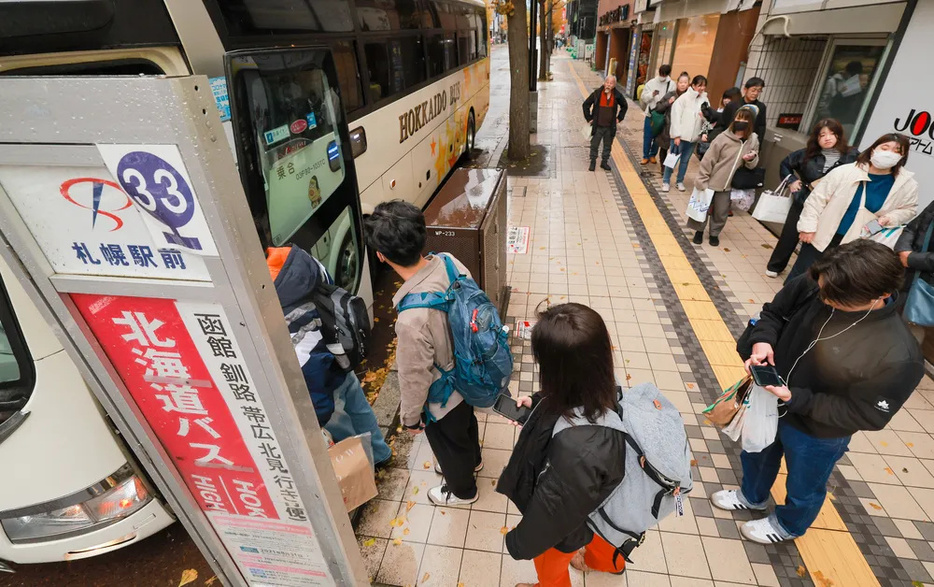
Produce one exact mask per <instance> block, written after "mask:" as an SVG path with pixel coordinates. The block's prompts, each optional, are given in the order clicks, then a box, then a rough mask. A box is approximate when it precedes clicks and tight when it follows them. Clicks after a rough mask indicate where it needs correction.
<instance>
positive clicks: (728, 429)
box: [720, 402, 749, 442]
mask: <svg viewBox="0 0 934 587" xmlns="http://www.w3.org/2000/svg"><path fill="white" fill-rule="evenodd" d="M748 407H749V404H748V403H746V402H743V405H741V406H740V407H739V411H737V412H736V415H735V416H733V419H732V420H730V423H729V424H727V425H726V426H724V427H723V428H721V429H720V431H721V432H723V433H724V434H726V435H727V436H729V437H730V440H732V441H733V442H736V441H737V440H739V437H740V435H741V434H742V433H743V424H744V423H745V422H746V409H747V408H748Z"/></svg>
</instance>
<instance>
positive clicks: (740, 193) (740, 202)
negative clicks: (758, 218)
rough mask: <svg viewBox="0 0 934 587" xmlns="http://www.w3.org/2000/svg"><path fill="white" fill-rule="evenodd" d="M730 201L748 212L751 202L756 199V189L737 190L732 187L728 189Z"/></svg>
mask: <svg viewBox="0 0 934 587" xmlns="http://www.w3.org/2000/svg"><path fill="white" fill-rule="evenodd" d="M730 201H731V202H733V205H734V206H736V207H737V208H739V209H740V210H742V211H743V212H749V209H750V208H752V204H753V203H754V202H755V201H756V190H739V189H736V188H733V189H732V190H731V191H730Z"/></svg>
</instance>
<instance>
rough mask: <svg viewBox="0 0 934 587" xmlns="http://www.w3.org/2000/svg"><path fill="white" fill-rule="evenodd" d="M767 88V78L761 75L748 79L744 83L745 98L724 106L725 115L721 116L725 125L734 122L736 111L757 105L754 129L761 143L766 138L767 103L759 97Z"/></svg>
mask: <svg viewBox="0 0 934 587" xmlns="http://www.w3.org/2000/svg"><path fill="white" fill-rule="evenodd" d="M764 89H765V80H764V79H762V78H761V77H751V78H749V79H748V80H746V83H745V84H744V85H743V99H742V100H736V101H734V102H731V103H729V104H727V105H726V106H724V108H723V115H722V116H721V118H722V120H723V124H724V125H729V124H730V123H731V122H733V118H734V117H735V116H736V112H737V111H738V110H739V109H740V108H742V107H743V106H746V105H747V104H748V105H750V106H755V107H756V108H757V109H758V114H757V115H756V124H755V128H753V130H754V131H755V133H756V135H757V136H758V137H759V142H760V143H761V142H762V141H763V140H765V104H763V103H762V100H760V99H759V96H761V95H762V90H764Z"/></svg>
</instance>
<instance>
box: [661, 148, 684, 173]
mask: <svg viewBox="0 0 934 587" xmlns="http://www.w3.org/2000/svg"><path fill="white" fill-rule="evenodd" d="M680 159H681V153H673V152H671V151H669V152H668V156H667V157H665V167H670V168H671V169H674V168H675V167H676V166H677V165H678V161H679V160H680Z"/></svg>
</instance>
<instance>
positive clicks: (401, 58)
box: [389, 36, 426, 89]
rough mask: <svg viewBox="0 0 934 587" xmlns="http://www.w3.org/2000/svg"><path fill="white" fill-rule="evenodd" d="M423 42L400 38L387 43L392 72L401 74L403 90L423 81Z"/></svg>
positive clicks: (416, 39) (414, 38) (418, 38)
mask: <svg viewBox="0 0 934 587" xmlns="http://www.w3.org/2000/svg"><path fill="white" fill-rule="evenodd" d="M423 46H424V41H423V40H422V38H421V37H420V36H419V37H402V38H399V39H393V40H391V41H389V47H390V60H391V62H392V67H393V71H394V72H397V71H401V72H402V83H403V89H408V88H411V87H412V86H415V85H418V84H420V83H422V82H423V81H425V79H426V78H425V50H424V47H423Z"/></svg>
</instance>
